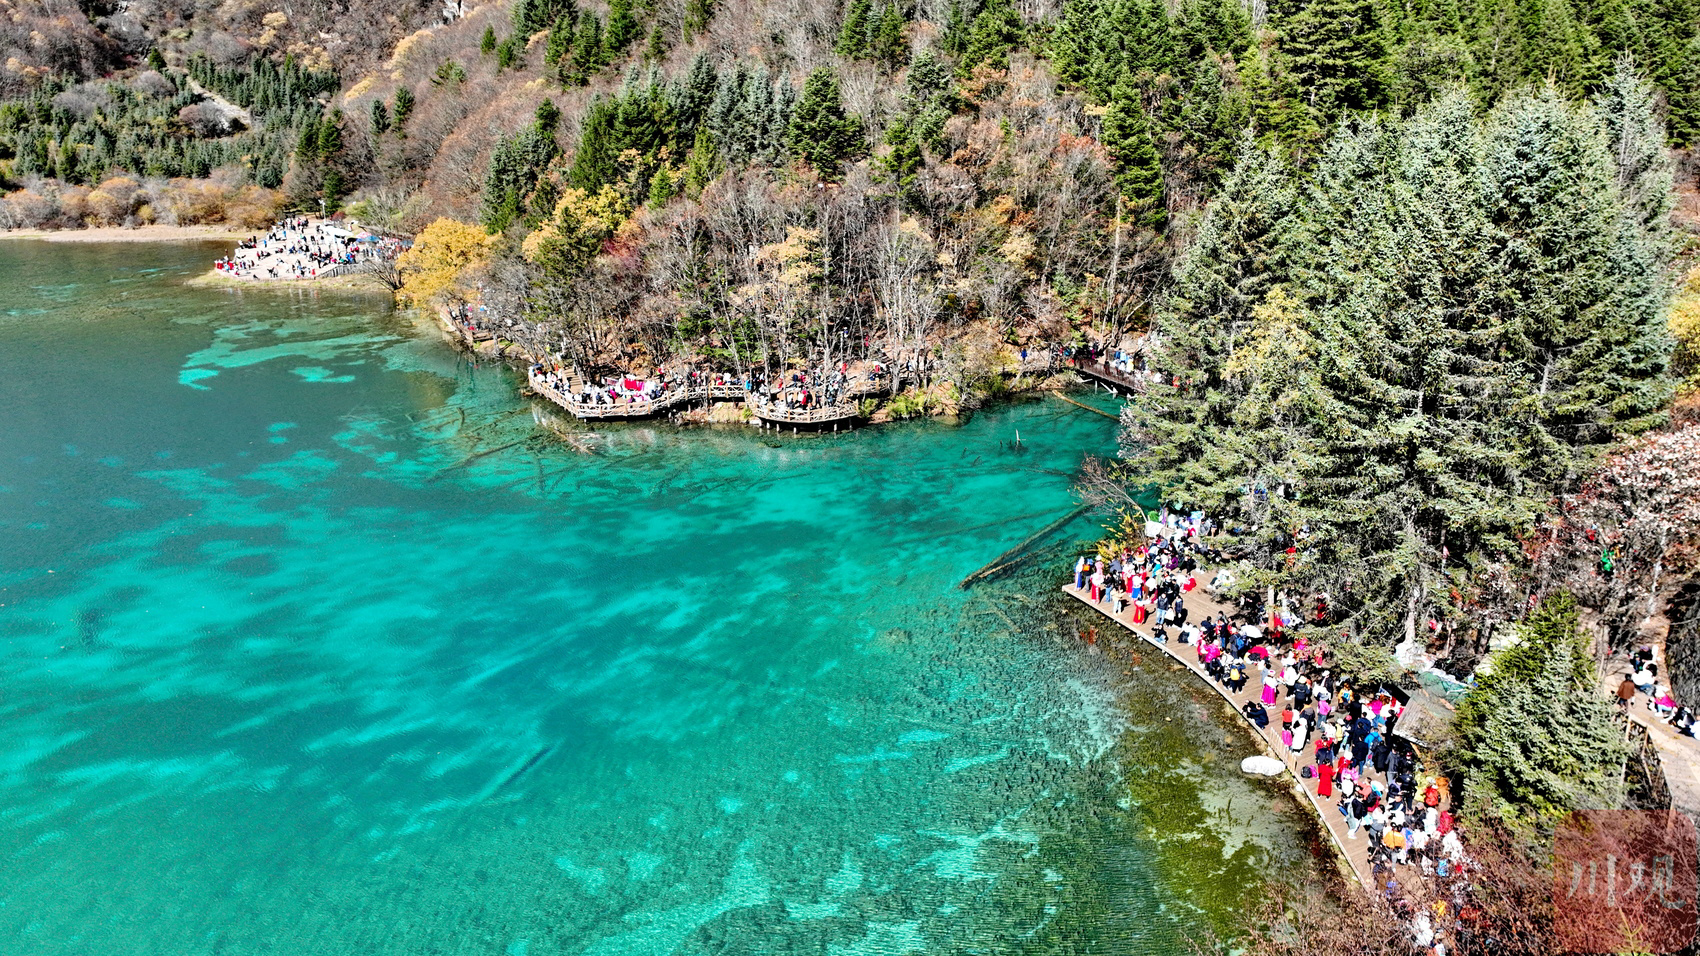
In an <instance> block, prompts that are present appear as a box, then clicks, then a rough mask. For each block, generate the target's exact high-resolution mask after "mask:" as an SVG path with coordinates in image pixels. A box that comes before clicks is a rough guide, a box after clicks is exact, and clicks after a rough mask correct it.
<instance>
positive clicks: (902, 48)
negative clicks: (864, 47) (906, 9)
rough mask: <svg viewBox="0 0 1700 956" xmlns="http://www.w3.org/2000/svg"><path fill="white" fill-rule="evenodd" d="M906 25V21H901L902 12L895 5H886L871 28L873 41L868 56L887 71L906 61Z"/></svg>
mask: <svg viewBox="0 0 1700 956" xmlns="http://www.w3.org/2000/svg"><path fill="white" fill-rule="evenodd" d="M907 25H908V21H906V20H904V19H903V11H901V10H899V9H898V8H897V4H895V3H893V4H890V5H888V6H887V7H886V8H885V11H884V12H883V13H881V14H880V18H879V22H878V23H877V24H875V25H874V26H873V28H872V31H871V32H872V34H873V39H872V40H871V41H870V43H869V45H868V56H870V57H871V58H873V59H874V60H876V61H878V62H879V63H881V64H882V65H884V66H885V68H886V69H888V70H894V69H896V68H897V67H898V66H900V65H901V64H902V63H903V62H904V60H906V59H908V56H907V54H908V39H907V37H905V36H904V33H903V30H904V27H905V26H907Z"/></svg>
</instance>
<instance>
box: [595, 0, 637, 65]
mask: <svg viewBox="0 0 1700 956" xmlns="http://www.w3.org/2000/svg"><path fill="white" fill-rule="evenodd" d="M642 29H643V28H642V27H641V26H639V25H638V22H637V17H635V16H633V15H632V0H609V3H608V29H607V31H606V33H605V34H604V35H603V38H602V42H603V53H602V62H604V63H612V62H614V61H615V60H617V59H619V58H620V57H621V56H624V55H625V52H626V48H627V47H630V46H631V45H632V41H633V40H635V39H637V37H638V34H639V33H640V32H641V31H642Z"/></svg>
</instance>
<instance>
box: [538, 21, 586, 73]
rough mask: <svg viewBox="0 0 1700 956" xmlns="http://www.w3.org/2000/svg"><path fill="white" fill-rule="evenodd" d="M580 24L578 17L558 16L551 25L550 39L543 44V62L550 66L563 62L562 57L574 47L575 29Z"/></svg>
mask: <svg viewBox="0 0 1700 956" xmlns="http://www.w3.org/2000/svg"><path fill="white" fill-rule="evenodd" d="M577 26H578V21H577V18H576V17H564V16H563V17H557V18H556V20H555V22H554V23H553V24H551V25H550V27H549V39H548V40H547V41H546V42H545V43H544V45H543V62H544V63H546V64H548V65H549V66H554V65H555V64H557V63H559V62H561V59H562V58H563V57H565V56H566V55H567V54H568V53H570V52H572V48H573V29H574V28H575V27H577Z"/></svg>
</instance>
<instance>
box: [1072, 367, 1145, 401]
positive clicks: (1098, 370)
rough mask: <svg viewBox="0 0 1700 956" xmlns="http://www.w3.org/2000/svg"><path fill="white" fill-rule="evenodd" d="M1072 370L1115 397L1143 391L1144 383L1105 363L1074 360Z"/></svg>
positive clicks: (1131, 374)
mask: <svg viewBox="0 0 1700 956" xmlns="http://www.w3.org/2000/svg"><path fill="white" fill-rule="evenodd" d="M1074 370H1075V371H1077V372H1079V373H1080V374H1081V375H1083V376H1085V377H1086V378H1088V379H1090V380H1092V381H1095V382H1098V383H1099V384H1101V385H1104V386H1106V387H1108V388H1109V389H1110V391H1112V392H1115V393H1116V394H1117V395H1121V394H1124V393H1125V394H1128V395H1132V394H1134V393H1136V392H1143V391H1145V382H1144V381H1143V380H1142V379H1140V378H1139V377H1138V376H1136V375H1134V374H1133V373H1131V372H1124V371H1122V370H1121V369H1119V368H1116V367H1115V366H1114V365H1110V364H1109V363H1107V362H1093V361H1088V360H1086V359H1076V360H1075V363H1074Z"/></svg>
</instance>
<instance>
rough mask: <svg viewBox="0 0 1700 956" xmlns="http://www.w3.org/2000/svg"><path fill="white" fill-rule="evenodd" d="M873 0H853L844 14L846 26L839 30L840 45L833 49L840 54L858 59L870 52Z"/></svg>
mask: <svg viewBox="0 0 1700 956" xmlns="http://www.w3.org/2000/svg"><path fill="white" fill-rule="evenodd" d="M873 9H874V2H873V0H851V2H850V9H849V10H847V11H846V12H845V14H844V26H843V27H842V28H840V29H839V31H838V45H837V46H836V47H834V48H833V49H834V50H835V51H836V52H837V53H838V55H839V56H844V57H849V58H851V59H858V58H860V57H862V56H864V55H866V54H867V52H868V18H869V17H870V16H872V15H873Z"/></svg>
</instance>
